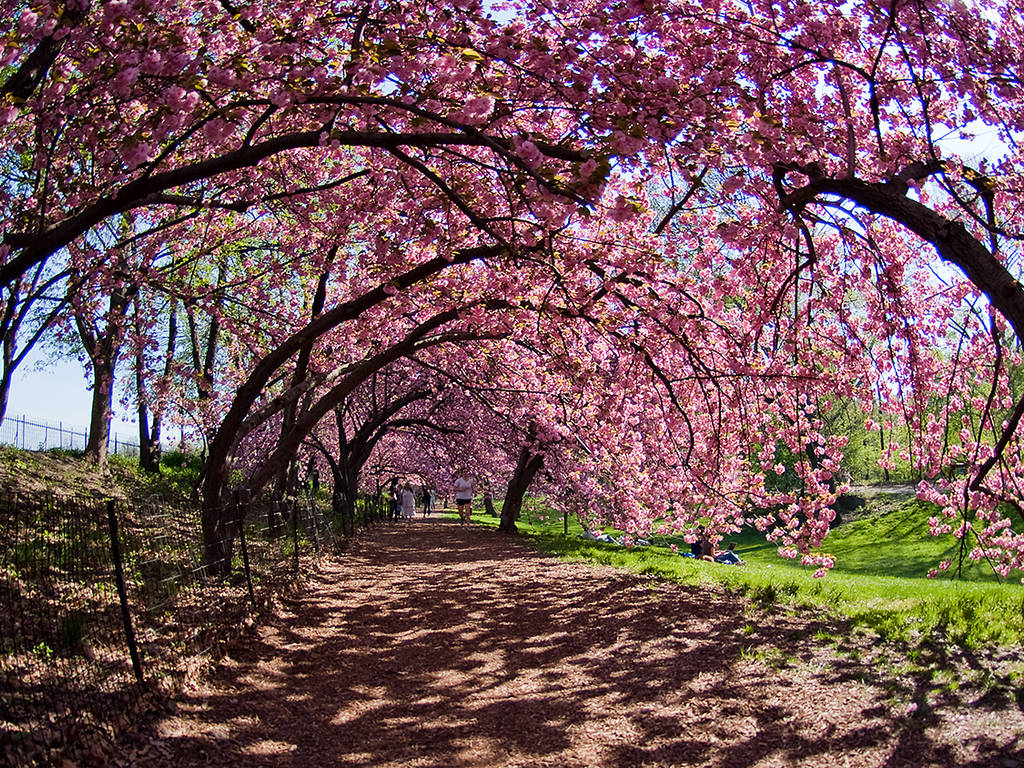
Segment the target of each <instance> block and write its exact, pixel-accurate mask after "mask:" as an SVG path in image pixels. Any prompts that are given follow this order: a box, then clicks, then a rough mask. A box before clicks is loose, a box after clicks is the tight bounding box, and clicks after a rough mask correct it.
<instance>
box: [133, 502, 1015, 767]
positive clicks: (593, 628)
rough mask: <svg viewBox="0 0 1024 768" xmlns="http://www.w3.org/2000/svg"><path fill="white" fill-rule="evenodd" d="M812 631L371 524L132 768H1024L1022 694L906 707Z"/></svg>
mask: <svg viewBox="0 0 1024 768" xmlns="http://www.w3.org/2000/svg"><path fill="white" fill-rule="evenodd" d="M708 567H721V566H715V565H713V564H708ZM814 630H815V628H814V627H813V626H811V625H810V624H809V622H808V619H801V618H797V617H792V616H786V615H783V614H775V615H773V616H771V617H770V618H766V617H765V616H764V615H762V616H761V617H760V618H758V617H757V616H756V615H755V614H753V613H751V610H750V608H749V606H745V603H744V601H743V600H742V599H741V598H739V597H735V596H730V595H726V594H722V593H719V592H713V591H709V590H706V589H698V588H692V587H685V586H680V585H676V584H670V583H665V582H661V581H656V580H650V579H647V578H645V577H641V576H635V575H630V574H627V573H624V572H622V571H617V570H613V569H611V568H603V567H594V566H588V565H583V564H576V563H562V562H559V561H557V560H555V559H552V558H549V557H545V556H542V555H539V554H536V553H534V552H532V551H530V550H528V549H526V548H525V547H524V546H521V545H520V544H518V543H517V542H515V541H514V540H512V539H509V538H506V537H503V536H501V535H499V534H496V533H495V532H494V531H492V530H487V529H482V528H476V527H468V528H462V527H459V526H458V525H456V524H455V523H454V522H452V521H450V520H441V519H431V520H428V521H423V520H417V521H416V522H415V523H406V524H403V525H394V526H390V527H386V528H380V529H377V530H374V531H371V532H369V533H368V534H367V535H366V536H364V537H363V538H362V540H361V541H360V544H359V546H358V548H357V549H356V551H355V552H351V553H349V554H348V555H346V556H345V557H343V558H341V559H339V560H337V561H330V562H327V563H325V565H324V568H323V569H322V571H321V572H319V573H318V574H317V575H316V576H315V577H314V578H311V579H309V580H307V582H306V584H305V587H304V589H303V591H302V593H301V594H300V595H299V596H298V597H296V598H294V599H293V600H291V601H289V602H288V603H287V604H286V605H285V606H284V608H283V609H282V610H281V611H280V613H279V615H278V617H277V618H276V620H275V621H274V622H273V623H271V624H270V625H267V626H264V627H262V628H260V629H259V630H258V633H257V634H256V635H255V636H253V637H251V638H248V639H247V640H246V641H244V642H243V643H241V644H240V645H238V646H237V647H235V648H234V649H233V650H232V651H231V652H230V654H229V655H228V656H227V657H225V658H224V659H223V660H222V662H221V664H220V665H219V667H218V669H217V671H216V672H215V674H214V675H213V676H212V678H211V679H210V680H208V681H207V682H206V683H205V684H204V685H202V686H201V687H199V688H197V689H196V690H193V691H191V692H190V693H189V694H187V695H186V696H185V697H184V698H183V700H182V701H181V702H180V704H179V707H178V711H177V713H176V714H173V715H164V716H162V717H160V718H158V719H157V720H155V721H154V722H153V723H151V724H150V726H149V727H148V730H146V731H144V732H141V733H139V734H136V735H135V736H134V737H133V738H132V739H131V740H130V741H129V742H128V743H127V744H126V745H125V748H124V754H123V756H122V761H121V764H122V765H124V766H138V767H140V768H141V767H147V768H148V767H149V766H157V765H174V766H176V768H188V767H189V766H241V765H245V766H268V767H269V766H273V767H275V768H292V767H294V768H300V767H301V768H309V767H310V766H320V765H323V766H349V767H351V768H356V767H364V766H365V767H366V768H370V766H440V765H445V766H449V765H450V766H537V765H550V766H641V765H643V766H730V768H735V767H736V766H789V765H806V766H824V765H829V766H831V765H839V766H842V765H849V766H857V767H858V768H864V767H866V766H886V767H887V768H893V767H895V766H915V768H917V767H919V766H961V767H962V766H982V765H1003V764H1007V765H1011V764H1013V763H1014V762H1016V761H1017V760H1020V759H1021V756H1022V754H1024V742H1021V741H1019V740H1018V739H1019V738H1022V734H1024V715H1022V713H1021V710H1020V708H1019V706H1018V705H1017V704H1016V702H1013V701H1009V700H1006V699H1005V698H999V697H996V700H994V701H988V700H985V701H981V702H975V703H974V705H973V706H969V707H968V706H966V702H965V701H964V700H963V699H962V698H960V699H958V700H956V699H951V700H950V701H948V702H947V703H946V704H945V705H944V704H942V703H937V702H935V701H929V700H928V699H927V698H926V696H925V694H924V692H923V691H914V690H913V689H911V690H909V691H903V692H900V691H897V692H896V693H894V692H893V688H892V685H891V681H888V680H886V679H884V677H883V675H882V674H880V672H879V670H878V668H875V667H873V666H872V665H871V664H869V663H867V662H866V661H865V660H863V659H861V660H851V658H850V657H849V656H842V655H837V654H836V653H835V650H834V648H833V647H832V646H828V645H823V644H820V643H816V642H815V641H814V639H813V637H812V636H813V634H814ZM990 698H991V697H990ZM915 708H916V711H915V712H913V713H912V714H908V710H914V709H915ZM1005 761H1009V762H1005Z"/></svg>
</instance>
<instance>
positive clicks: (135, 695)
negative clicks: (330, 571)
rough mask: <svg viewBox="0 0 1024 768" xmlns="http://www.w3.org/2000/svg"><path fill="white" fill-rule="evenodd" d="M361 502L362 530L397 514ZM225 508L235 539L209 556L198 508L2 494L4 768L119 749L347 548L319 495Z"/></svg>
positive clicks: (0, 703)
mask: <svg viewBox="0 0 1024 768" xmlns="http://www.w3.org/2000/svg"><path fill="white" fill-rule="evenodd" d="M355 507H356V510H357V513H356V518H357V520H358V522H359V524H360V525H368V524H372V523H373V522H376V521H379V520H383V519H385V517H386V509H385V505H384V504H382V503H381V502H380V501H379V500H378V499H376V498H369V499H362V500H360V502H359V503H357V504H356V505H355ZM217 514H218V515H219V516H220V519H221V520H222V521H223V522H224V523H225V525H226V530H227V532H228V539H229V540H230V545H229V546H228V547H227V549H226V554H225V555H224V559H223V560H221V561H219V562H208V559H209V556H208V554H207V555H206V557H205V558H204V553H206V552H207V550H205V549H204V547H203V542H202V540H201V535H200V531H201V529H202V528H201V524H200V517H199V512H198V511H197V510H195V509H187V508H180V507H175V506H171V505H167V504H158V503H154V504H144V505H131V506H129V505H126V504H125V503H123V502H113V501H103V500H95V499H88V498H68V497H57V496H52V497H46V498H38V497H26V496H17V495H9V496H6V497H2V498H0V531H2V533H0V536H2V540H0V764H5V765H11V766H17V767H18V768H21V767H22V766H31V765H48V764H54V763H59V760H58V757H59V756H60V755H62V754H69V753H76V754H79V755H80V754H81V749H80V745H81V744H82V743H85V742H90V741H91V742H100V743H110V742H111V741H112V740H113V739H114V738H115V737H116V734H117V733H118V732H119V731H120V730H121V729H123V728H124V727H125V726H126V725H128V724H129V723H130V722H131V721H132V719H133V718H134V717H135V716H136V715H137V714H138V713H139V712H140V711H142V710H144V709H146V708H147V707H148V706H149V704H150V703H151V701H152V699H153V697H154V696H159V695H162V694H166V693H167V692H168V690H169V689H173V687H174V686H175V685H177V684H180V682H181V681H183V680H185V679H187V678H188V677H189V676H190V674H192V673H194V671H195V670H196V669H197V668H198V666H199V662H200V660H201V659H203V658H206V657H207V656H208V655H209V654H210V653H211V652H214V651H215V650H216V648H217V647H219V645H220V644H221V643H223V642H224V641H225V640H226V639H227V637H228V636H229V635H230V633H231V632H237V631H238V629H239V628H240V627H242V626H243V625H244V624H246V623H247V622H251V621H252V617H253V616H254V615H255V614H258V612H259V611H260V610H261V609H263V608H265V607H267V606H268V605H269V604H270V603H271V602H272V600H273V598H274V596H275V595H277V594H280V593H281V592H282V591H283V590H285V589H288V588H291V587H293V586H294V585H295V584H297V583H299V582H298V581H297V579H298V577H299V575H300V574H301V572H302V571H303V570H304V569H308V568H310V567H313V565H314V564H315V563H316V561H317V559H318V558H319V556H320V555H322V554H325V553H330V552H334V551H337V550H338V548H339V545H340V543H341V540H340V539H339V535H338V531H339V528H338V526H337V524H338V521H337V520H336V519H335V518H334V516H333V515H332V514H330V513H329V512H327V511H325V510H323V509H322V508H321V507H320V506H318V505H317V504H316V503H314V499H313V498H312V495H310V494H307V495H305V496H299V497H293V498H289V499H284V500H268V501H261V502H259V503H247V502H245V501H244V500H242V499H240V498H238V497H236V498H235V500H234V501H233V503H232V504H230V505H228V506H226V507H225V508H223V509H221V510H217ZM76 750H77V752H76Z"/></svg>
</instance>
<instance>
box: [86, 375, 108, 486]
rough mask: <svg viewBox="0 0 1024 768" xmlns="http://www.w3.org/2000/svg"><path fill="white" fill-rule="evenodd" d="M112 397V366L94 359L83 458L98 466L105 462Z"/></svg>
mask: <svg viewBox="0 0 1024 768" xmlns="http://www.w3.org/2000/svg"><path fill="white" fill-rule="evenodd" d="M113 399H114V368H113V365H112V364H111V362H108V361H96V362H93V365H92V412H91V416H90V418H89V440H88V442H87V443H86V444H85V458H86V460H87V461H91V462H93V463H94V464H97V465H99V466H101V467H102V466H104V465H105V464H106V463H107V442H108V440H109V438H110V417H111V406H110V404H111V402H112V401H113Z"/></svg>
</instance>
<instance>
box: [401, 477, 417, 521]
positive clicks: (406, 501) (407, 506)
mask: <svg viewBox="0 0 1024 768" xmlns="http://www.w3.org/2000/svg"><path fill="white" fill-rule="evenodd" d="M415 516H416V496H415V495H414V494H413V492H412V486H411V485H409V483H406V484H405V487H403V488H402V517H403V518H407V519H410V520H411V519H412V518H413V517H415Z"/></svg>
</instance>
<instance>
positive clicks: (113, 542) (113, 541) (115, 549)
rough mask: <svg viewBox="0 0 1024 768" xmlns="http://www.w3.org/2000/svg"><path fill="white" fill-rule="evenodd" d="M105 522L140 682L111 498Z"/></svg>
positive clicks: (136, 672)
mask: <svg viewBox="0 0 1024 768" xmlns="http://www.w3.org/2000/svg"><path fill="white" fill-rule="evenodd" d="M107 523H108V524H109V526H110V554H111V555H112V556H113V558H114V578H115V580H116V581H117V596H118V597H119V598H120V600H121V618H122V620H123V621H124V634H125V638H126V639H127V640H128V654H129V655H130V656H131V658H132V669H133V670H135V679H136V680H138V681H139V682H140V683H141V682H142V663H141V662H140V661H139V649H138V647H137V646H136V644H135V630H133V629H132V615H131V611H129V610H128V592H127V590H126V589H125V586H124V563H123V562H122V560H121V540H120V538H119V537H118V535H117V515H116V514H115V512H114V500H113V499H107Z"/></svg>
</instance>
